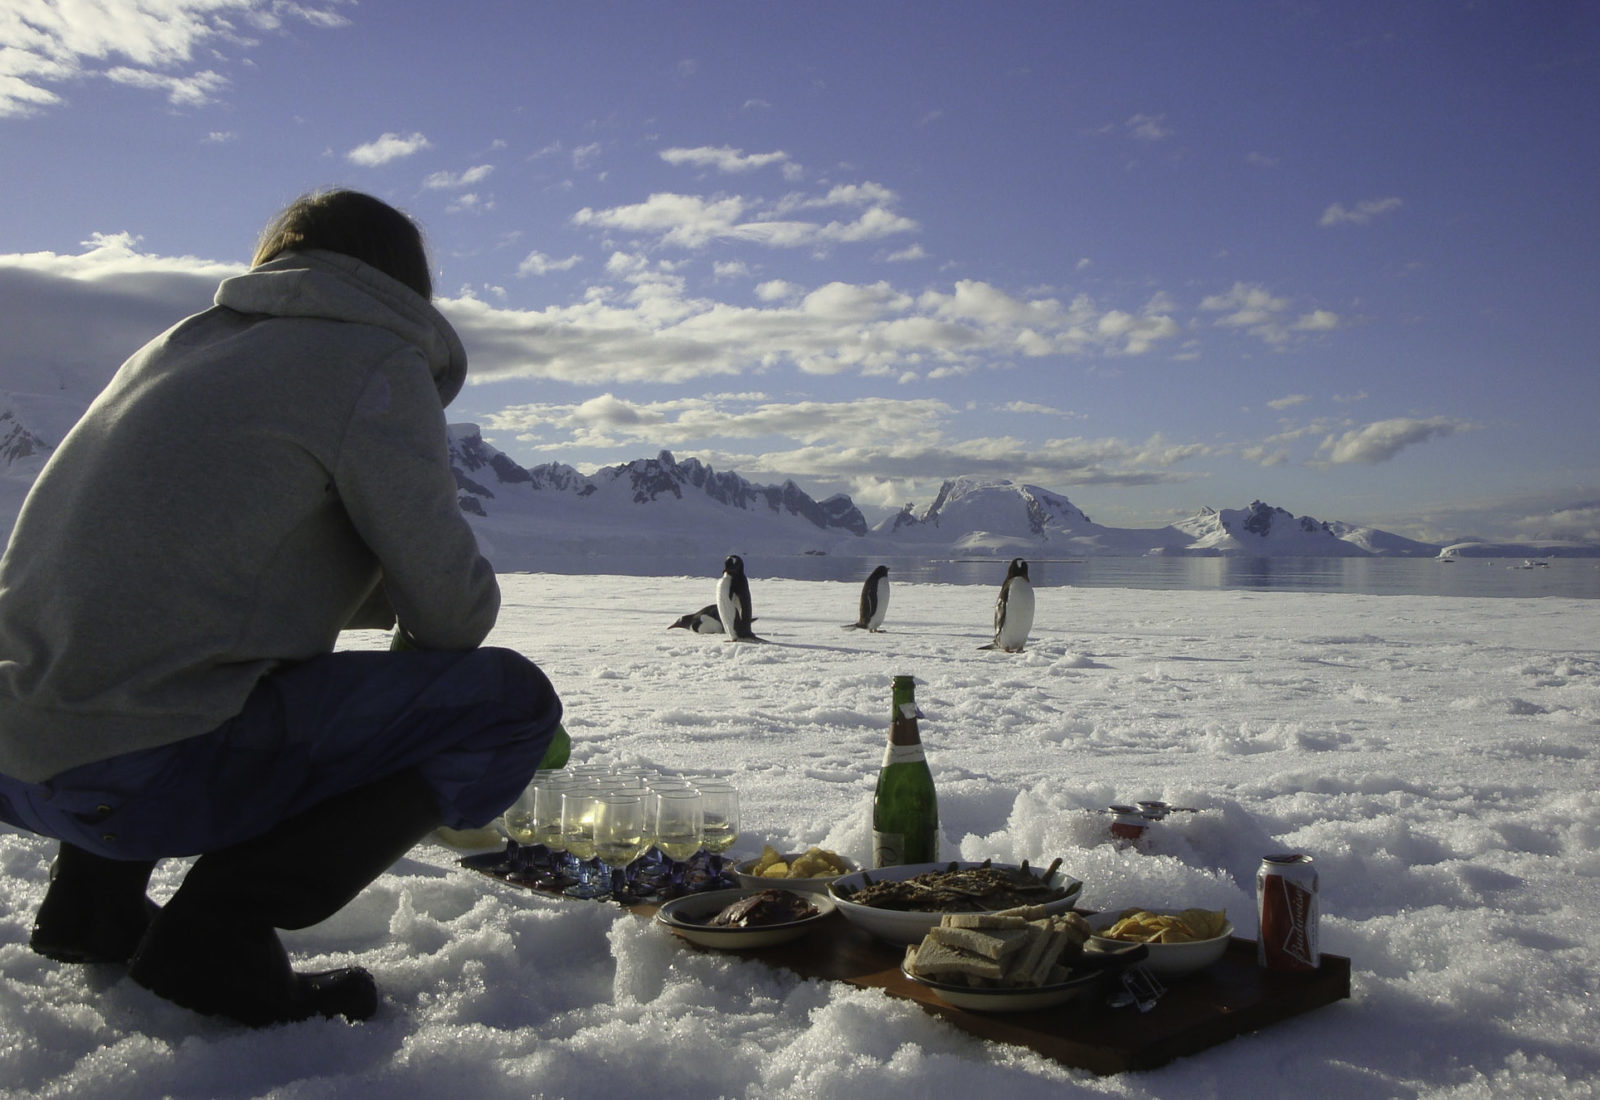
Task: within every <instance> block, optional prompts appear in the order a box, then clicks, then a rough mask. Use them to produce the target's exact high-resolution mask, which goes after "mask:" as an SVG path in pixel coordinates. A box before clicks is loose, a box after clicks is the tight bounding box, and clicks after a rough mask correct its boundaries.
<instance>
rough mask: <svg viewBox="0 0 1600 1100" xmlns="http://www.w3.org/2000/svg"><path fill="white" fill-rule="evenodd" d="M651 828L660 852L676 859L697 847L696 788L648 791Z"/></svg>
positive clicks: (697, 807) (698, 838) (698, 805)
mask: <svg viewBox="0 0 1600 1100" xmlns="http://www.w3.org/2000/svg"><path fill="white" fill-rule="evenodd" d="M650 805H651V809H652V811H653V817H654V820H653V821H652V822H651V831H652V832H654V833H655V845H656V847H657V848H659V849H661V854H662V855H664V856H666V857H667V858H668V859H670V860H673V861H675V862H678V863H682V862H683V861H684V860H686V859H688V858H689V857H691V856H693V855H694V854H695V853H696V852H698V851H699V850H700V834H701V824H700V792H699V791H697V790H694V789H692V788H686V789H682V790H660V791H652V792H651V793H650Z"/></svg>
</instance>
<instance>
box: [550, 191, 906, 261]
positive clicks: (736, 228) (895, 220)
mask: <svg viewBox="0 0 1600 1100" xmlns="http://www.w3.org/2000/svg"><path fill="white" fill-rule="evenodd" d="M886 197H892V193H891V192H888V191H887V189H884V188H880V187H879V186H878V185H876V184H861V185H853V186H849V187H842V188H841V187H836V188H834V189H833V190H832V191H830V192H829V193H828V194H827V195H826V196H822V197H813V198H807V197H804V196H787V197H785V198H784V199H782V200H779V201H778V202H776V203H764V202H762V201H760V200H757V199H749V198H745V197H744V196H740V195H717V196H713V197H710V198H707V197H705V196H701V195H682V194H676V193H672V192H657V193H656V194H653V195H651V196H650V197H649V198H647V199H645V200H644V201H643V202H637V203H630V204H628V205H626V206H614V207H611V208H609V209H605V210H596V209H594V208H592V207H587V206H586V207H584V208H583V209H581V210H579V211H578V212H577V213H576V214H574V215H573V217H572V221H573V224H575V225H580V226H592V227H596V228H600V229H616V230H622V231H625V232H630V233H638V234H641V235H645V236H651V237H655V238H656V239H657V241H658V243H660V244H662V245H668V246H673V247H677V248H687V249H701V248H704V247H706V246H707V245H709V244H711V243H712V242H714V241H744V242H747V243H751V244H759V245H765V246H768V247H771V248H802V247H826V246H829V245H834V244H850V243H856V242H861V241H873V240H880V239H882V238H885V237H890V236H894V235H897V234H901V233H910V232H914V231H915V230H917V229H918V228H919V227H918V225H917V223H916V222H914V221H912V220H911V219H910V218H906V217H902V216H901V215H899V214H896V213H894V212H893V211H892V210H890V209H888V208H887V206H886V205H882V204H881V203H882V202H883V201H884V200H885V199H886ZM873 203H877V204H875V205H867V206H866V209H864V210H862V212H861V214H860V215H859V216H858V217H856V218H855V219H854V220H852V221H840V220H834V221H830V222H826V223H822V222H817V221H812V220H803V219H799V218H794V217H785V216H781V215H787V214H792V213H794V212H796V211H800V210H805V209H813V208H818V207H823V206H838V205H849V206H860V205H862V204H873Z"/></svg>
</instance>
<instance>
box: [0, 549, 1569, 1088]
mask: <svg viewBox="0 0 1600 1100" xmlns="http://www.w3.org/2000/svg"><path fill="white" fill-rule="evenodd" d="M891 579H892V578H891ZM503 583H504V587H505V594H506V607H505V611H504V613H503V615H502V617H501V621H500V625H499V627H498V628H497V630H496V632H495V634H494V636H493V637H492V638H491V639H490V641H491V643H492V644H499V645H506V646H513V647H515V648H517V649H519V650H521V651H523V652H524V653H526V654H528V655H529V656H531V657H532V658H534V659H535V660H537V661H538V662H539V663H540V664H541V665H542V666H543V667H544V668H545V669H546V671H547V672H548V673H549V674H550V676H551V678H552V679H553V680H554V682H555V683H556V685H557V687H558V688H559V689H560V690H561V692H562V695H563V697H564V699H565V701H566V705H567V708H568V717H567V728H568V730H569V731H570V732H571V734H572V737H573V740H574V743H575V746H576V748H575V753H574V759H575V761H578V762H599V763H619V762H646V763H649V764H653V765H657V766H659V767H662V768H664V769H668V770H671V771H682V772H687V773H706V772H713V773H716V774H718V775H725V776H728V777H731V778H732V779H733V780H735V781H736V782H737V784H738V785H739V788H740V790H741V792H742V805H743V830H744V835H743V839H742V840H741V842H740V844H739V845H738V846H737V847H736V850H742V851H746V852H751V853H753V852H755V851H757V850H759V848H760V846H761V845H762V843H763V842H770V843H771V844H773V845H774V846H776V847H778V848H780V849H784V850H794V849H797V848H803V847H805V846H807V845H810V844H819V845H822V846H824V847H828V848H832V849H835V850H838V851H841V852H843V853H845V854H847V855H850V856H853V857H855V858H857V859H861V858H863V857H865V856H866V854H867V847H868V824H867V814H868V806H869V802H870V797H871V790H872V783H873V779H874V776H875V774H876V772H877V768H878V762H879V759H880V756H881V754H882V746H883V742H884V737H885V732H886V729H887V725H888V711H889V687H890V678H891V677H892V676H893V675H895V674H897V673H910V674H913V675H915V676H916V677H917V680H918V689H917V693H918V702H919V704H920V705H921V707H922V709H923V711H924V713H925V715H926V717H925V718H924V721H923V723H922V733H923V740H924V743H925V744H926V746H927V749H928V753H929V757H930V761H931V764H932V767H933V770H934V776H935V779H936V781H937V784H938V791H939V798H940V811H941V818H942V825H943V848H944V852H945V854H947V855H948V856H950V857H960V858H967V859H977V858H982V857H995V858H997V859H1001V860H1017V859H1022V858H1027V859H1029V860H1031V861H1035V862H1047V861H1049V860H1050V859H1052V858H1054V857H1056V856H1060V857H1062V858H1063V859H1064V860H1065V869H1067V870H1068V871H1070V872H1071V873H1072V874H1075V875H1077V876H1078V877H1080V878H1082V879H1083V880H1084V882H1085V883H1086V885H1085V888H1084V904H1086V905H1088V906H1091V907H1096V908H1105V907H1121V906H1126V905H1135V904H1138V905H1151V906H1205V907H1208V908H1225V909H1227V911H1228V913H1229V915H1230V917H1231V918H1232V919H1233V920H1234V922H1235V924H1236V925H1237V927H1238V932H1239V934H1240V935H1245V936H1252V935H1253V934H1254V931H1255V916H1254V911H1255V910H1254V892H1253V889H1254V888H1253V876H1254V872H1255V868H1256V865H1257V862H1258V861H1259V858H1260V856H1261V855H1263V854H1264V853H1267V852H1273V851H1280V850H1285V849H1292V850H1301V851H1305V852H1308V853H1310V854H1312V855H1313V856H1314V857H1315V860H1316V865H1317V867H1318V868H1319V869H1320V872H1321V877H1322V895H1321V897H1322V906H1323V919H1322V925H1321V928H1322V946H1323V949H1324V950H1325V951H1328V952H1332V953H1336V954H1341V955H1346V956H1349V957H1350V958H1351V959H1352V960H1353V979H1352V986H1353V991H1352V992H1353V995H1352V997H1351V999H1350V1000H1348V1001H1343V1002H1340V1003H1338V1004H1336V1005H1334V1006H1331V1007H1327V1008H1323V1009H1320V1010H1317V1011H1315V1012H1312V1013H1310V1014H1308V1015H1305V1016H1302V1017H1300V1018H1298V1019H1295V1020H1292V1021H1290V1022H1287V1023H1284V1024H1281V1025H1279V1026H1275V1027H1272V1028H1270V1029H1268V1030H1265V1031H1263V1032H1260V1033H1258V1034H1255V1035H1251V1036H1246V1037H1243V1038H1240V1039H1237V1040H1234V1041H1231V1042H1228V1043H1225V1044H1223V1045H1221V1046H1218V1047H1216V1048H1213V1049H1211V1050H1209V1051H1207V1052H1204V1053H1202V1054H1199V1055H1195V1056H1192V1057H1187V1058H1183V1059H1180V1060H1178V1061H1176V1062H1174V1063H1172V1064H1170V1065H1168V1066H1167V1067H1165V1068H1162V1069H1158V1070H1154V1071H1149V1072H1142V1073H1132V1074H1124V1075H1119V1076H1114V1077H1107V1078H1097V1077H1094V1076H1092V1075H1090V1074H1088V1073H1086V1072H1083V1071H1078V1070H1072V1069H1068V1068H1065V1067H1063V1066H1060V1065H1058V1064H1056V1063H1054V1062H1052V1061H1049V1060H1048V1059H1045V1058H1043V1057H1040V1056H1038V1055H1036V1054H1033V1053H1032V1052H1030V1051H1028V1050H1026V1049H1022V1048H1016V1047H1009V1046H1002V1045H997V1044H994V1043H988V1042H984V1041H982V1040H980V1039H976V1038H973V1037H971V1036H969V1035H967V1034H965V1033H963V1032H962V1031H960V1030H958V1029H957V1028H955V1027H953V1026H951V1025H950V1024H948V1023H946V1022H943V1021H941V1020H939V1019H937V1018H935V1017H933V1016H930V1015H928V1014H926V1013H924V1012H923V1011H922V1010H920V1009H918V1008H917V1007H916V1006H914V1005H912V1004H909V1003H907V1002H903V1001H898V1000H894V999H891V998H889V997H888V996H886V995H885V994H883V993H880V992H876V991H867V990H860V989H854V988H851V987H849V986H846V985H842V984H830V983H824V982H817V981H804V980H801V979H799V978H797V977H795V976H793V975H791V974H789V973H787V972H783V971H779V970H775V969H772V968H769V967H767V966H765V965H763V964H761V963H759V962H755V961H752V960H748V959H744V958H740V957H738V956H735V955H730V954H715V953H702V952H699V951H696V950H694V949H691V948H688V947H686V946H684V945H682V944H681V943H680V942H679V941H677V940H675V939H674V938H673V937H672V936H670V935H668V934H667V933H666V932H665V931H664V930H663V929H661V928H660V927H658V926H655V925H653V924H651V923H650V922H648V921H645V920H643V919H640V918H638V917H635V916H633V915H631V914H627V913H624V912H622V911H620V910H618V909H617V908H615V907H612V906H608V905H603V904H598V903H593V902H576V901H564V900H558V899H552V898H549V897H544V896H539V895H536V894H533V893H530V892H525V891H519V890H516V889H513V888H510V887H506V886H503V885H502V884H499V883H497V882H494V881H493V880H490V879H487V878H484V877H482V876H479V875H476V874H474V873H471V872H468V871H465V870H462V869H460V868H458V867H457V866H456V865H455V860H456V859H457V857H458V856H459V854H460V853H458V852H456V851H454V850H451V849H449V848H446V847H444V846H441V845H439V844H435V843H428V844H424V845H420V846H419V847H417V848H416V849H414V850H413V851H412V853H411V854H410V856H409V857H407V858H406V859H404V860H402V861H401V862H400V863H399V864H397V865H396V866H395V867H394V868H393V869H392V871H391V872H389V873H388V874H386V875H384V876H383V877H382V878H380V879H379V880H378V881H377V882H376V883H374V884H373V885H372V886H371V887H370V888H369V889H368V890H367V891H366V892H365V893H364V894H362V895H361V897H359V898H358V899H357V900H356V901H355V902H353V903H352V904H351V905H350V906H349V907H348V908H347V909H346V910H345V911H343V912H342V913H340V914H339V915H338V916H336V917H335V918H334V919H332V920H330V921H328V922H327V923H326V924H324V925H321V926H318V927H315V928H311V929H307V930H305V931H302V932H296V933H289V934H286V935H285V939H286V941H287V942H288V943H289V945H290V949H291V951H292V952H293V953H294V954H295V956H296V958H297V962H298V963H299V964H301V965H304V966H313V967H325V966H329V965H338V964H348V963H359V964H361V965H364V966H366V967H368V968H370V969H371V970H372V971H373V972H374V974H375V975H376V976H377V978H378V981H379V983H380V986H381V988H382V991H383V1004H382V1007H381V1009H380V1011H379V1013H378V1015H377V1016H376V1017H375V1018H374V1019H372V1020H370V1021H368V1022H366V1023H363V1024H359V1025H352V1024H347V1023H344V1022H331V1021H321V1020H319V1021H315V1022H307V1023H300V1024H294V1025H288V1026H282V1027H276V1028H271V1029H267V1030H264V1031H248V1030H243V1029H240V1028H236V1027H233V1026H229V1025H227V1024H224V1023H221V1022H219V1021H217V1020H214V1019H209V1018H205V1017H200V1016H196V1015H193V1014H191V1013H189V1012H187V1011H185V1010H183V1009H181V1008H177V1007H175V1006H173V1005H170V1004H167V1003H165V1002H163V1001H161V1000H159V999H157V998H156V997H154V996H153V995H152V994H150V993H148V992H146V991H144V990H142V989H140V988H138V987H137V986H134V985H133V984H132V983H131V982H129V981H127V980H126V979H125V978H124V977H123V975H122V973H121V971H120V970H119V969H118V968H114V967H84V966H71V965H62V964H58V963H54V962H51V961H49V960H46V959H43V958H41V957H39V956H36V955H34V954H32V953H31V952H30V951H29V949H28V947H27V937H28V931H29V926H30V924H31V921H32V916H33V912H34V909H35V907H36V906H37V904H38V902H39V899H40V897H41V896H42V895H43V893H44V889H45V884H46V875H47V871H48V866H49V861H50V858H51V856H52V854H53V852H54V848H55V845H54V843H53V842H51V841H47V840H44V839H41V838H38V837H34V836H31V835H28V834H25V833H21V832H16V831H8V832H3V833H0V874H3V876H4V889H3V891H0V968H3V974H4V981H3V982H0V1037H3V1039H0V1091H3V1092H4V1093H5V1094H6V1095H10V1096H117V1097H119V1098H124V1100H132V1098H138V1097H160V1096H176V1097H235V1096H238V1097H246V1096H263V1097H264V1096H272V1097H294V1098H305V1097H319V1098H322V1097H325V1098H330V1100H331V1098H334V1097H339V1098H348V1097H366V1096H371V1097H393V1096H408V1097H409V1096H416V1097H422V1096H429V1097H431V1096H456V1097H473V1098H475V1100H477V1098H496V1097H528V1096H551V1097H556V1096H602V1095H610V1096H623V1095H627V1096H641V1095H642V1096H656V1095H659V1096H696V1097H700V1096H704V1097H713V1096H762V1097H795V1098H800V1097H805V1098H808V1100H809V1098H816V1097H840V1098H843V1097H856V1096H860V1095H862V1094H863V1092H865V1091H868V1090H870V1092H871V1093H872V1094H873V1095H874V1096H878V1097H884V1098H892V1097H907V1098H912V1097H915V1098H918V1100H921V1098H924V1097H928V1096H951V1097H955V1096H978V1095H984V1096H988V1095H1005V1096H1008V1097H1031V1096H1041V1097H1042V1096H1049V1097H1060V1096H1070V1095H1104V1096H1113V1097H1152V1096H1159V1097H1194V1096H1228V1095H1246V1094H1251V1095H1298V1096H1413V1095H1422V1096H1450V1097H1503V1096H1535V1095H1537V1096H1589V1095H1593V1090H1594V1088H1595V1084H1594V1082H1595V1080H1596V1078H1597V1077H1600V1049H1597V1047H1596V1043H1595V1036H1596V1035H1600V1006H1597V1004H1596V1001H1597V998H1596V994H1595V990H1596V988H1597V987H1600V920H1597V916H1596V914H1597V912H1600V793H1597V790H1600V781H1597V780H1600V776H1597V774H1596V773H1597V766H1596V761H1597V753H1600V737H1597V734H1600V617H1597V616H1596V615H1595V613H1594V612H1595V606H1594V604H1593V602H1592V601H1585V600H1570V599H1561V598H1543V599H1518V598H1502V599H1478V598H1470V597H1410V596H1370V597H1369V596H1358V595H1345V594H1337V595H1334V594H1298V593H1284V592H1241V591H1200V592H1174V591H1154V590H1148V591H1147V590H1131V589H1114V588H1093V589H1073V588H1045V589H1041V590H1040V591H1039V609H1038V619H1037V622H1036V624H1035V627H1034V631H1033V637H1032V640H1031V641H1030V643H1029V645H1028V648H1027V649H1026V650H1025V651H1024V652H1022V653H1020V654H1011V655H1008V654H1004V653H998V652H993V651H980V650H979V648H978V647H979V646H980V645H982V644H983V643H984V642H986V641H988V640H989V635H990V632H991V612H992V606H993V599H994V590H993V589H987V588H984V587H982V586H959V585H937V584H926V585H913V584H901V585H898V586H897V587H896V590H895V595H894V602H893V605H892V609H891V612H890V616H889V620H888V622H887V623H886V624H885V626H886V629H887V632H886V633H883V634H868V633H866V632H863V631H844V630H841V629H840V627H841V625H842V624H845V623H848V622H851V621H853V620H854V618H855V606H856V598H857V591H858V588H857V586H856V585H851V584H844V583H837V582H816V581H761V580H759V579H757V580H754V581H753V582H752V588H753V596H754V603H755V613H756V615H757V616H758V620H759V621H758V630H759V633H760V634H761V635H762V636H763V637H765V638H767V639H768V642H767V643H766V644H753V643H742V644H741V643H731V642H728V641H725V640H724V639H722V638H721V637H720V636H705V635H694V634H690V633H688V632H686V631H682V630H670V631H669V630H668V629H667V625H668V624H669V623H671V622H672V621H673V620H674V619H676V618H677V617H678V616H679V615H682V614H684V613H685V612H688V611H693V610H695V609H697V608H699V607H701V606H703V605H704V604H706V603H708V602H710V601H711V596H712V591H713V586H714V584H715V578H714V577H712V576H709V575H708V576H706V577H692V578H691V577H679V578H635V577H616V576H595V577H568V576H550V575H537V574H535V575H507V576H505V577H504V578H503ZM384 643H385V640H384V639H383V638H382V637H381V636H379V635H360V636H353V637H352V638H351V639H350V643H349V644H351V645H353V646H361V647H379V646H382V645H383V644H384ZM1146 798H1157V799H1164V800H1166V801H1168V802H1170V803H1172V804H1174V805H1181V806H1190V807H1196V808H1197V812H1194V813H1188V814H1178V815H1174V816H1173V817H1171V818H1169V819H1167V820H1166V821H1165V822H1162V823H1161V824H1160V825H1159V826H1158V827H1157V828H1156V829H1154V830H1153V831H1152V832H1151V834H1149V836H1148V837H1147V841H1146V842H1145V843H1144V845H1143V846H1142V847H1138V848H1134V847H1124V846H1119V843H1118V842H1115V841H1114V840H1113V838H1112V837H1111V836H1110V835H1109V833H1108V830H1107V826H1108V818H1107V817H1106V816H1105V815H1104V814H1102V813H1101V812H1099V811H1101V810H1102V809H1103V808H1104V807H1105V806H1106V805H1107V804H1108V803H1111V802H1118V801H1129V800H1135V799H1146ZM334 839H336V838H330V841H333V840H334ZM306 858H307V859H316V858H318V853H317V852H316V851H308V852H306ZM183 870H184V864H183V862H182V861H173V862H169V863H167V864H163V865H162V866H161V867H160V868H159V869H158V871H157V873H156V877H155V879H154V882H153V887H152V893H153V896H155V897H156V899H157V900H158V901H159V900H163V899H164V898H165V897H167V896H169V895H170V894H171V892H172V891H173V890H174V889H175V888H176V886H177V884H178V882H179V881H180V879H181V877H182V873H183Z"/></svg>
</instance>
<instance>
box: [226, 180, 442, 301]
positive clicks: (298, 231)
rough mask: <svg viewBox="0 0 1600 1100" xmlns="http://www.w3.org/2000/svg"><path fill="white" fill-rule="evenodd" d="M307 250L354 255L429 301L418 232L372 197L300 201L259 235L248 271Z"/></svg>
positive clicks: (323, 195)
mask: <svg viewBox="0 0 1600 1100" xmlns="http://www.w3.org/2000/svg"><path fill="white" fill-rule="evenodd" d="M308 248H321V249H326V250H327V251H329V252H338V253H341V254H342V255H345V256H353V257H355V258H356V259H358V260H360V261H361V262H362V263H366V264H371V265H372V266H373V267H375V268H377V269H378V270H379V271H381V272H383V273H384V274H385V275H388V276H389V277H390V278H393V279H398V280H399V281H400V282H402V283H404V284H405V285H406V286H408V287H410V288H411V289H412V290H414V291H416V292H417V293H418V294H420V295H422V296H423V297H424V298H428V299H431V298H432V297H433V277H432V275H430V274H429V272H428V249H427V246H426V245H425V244H424V243H423V240H422V231H421V230H420V229H418V228H417V225H416V223H415V222H413V221H412V220H411V219H410V218H408V217H406V215H404V214H402V213H401V212H400V211H398V210H396V209H395V208H394V207H392V206H390V205H389V204H388V203H386V202H383V201H381V200H379V199H375V198H373V197H372V196H371V195H365V194H362V193H361V192H360V191H346V190H342V189H341V190H333V191H317V192H313V193H312V194H309V195H302V196H300V198H298V199H296V200H295V201H294V202H292V203H290V204H289V205H288V206H286V207H285V208H284V209H283V210H282V211H281V212H279V213H278V215H277V216H276V217H274V218H273V219H272V220H271V221H270V222H268V223H267V227H266V228H265V229H263V230H262V231H261V240H260V242H259V243H258V244H257V245H256V254H255V257H254V258H253V259H252V260H251V261H250V266H251V267H260V266H261V265H262V264H264V263H266V262H268V261H269V260H273V259H276V258H277V257H278V256H279V255H281V254H282V253H285V252H298V251H301V250H304V249H308Z"/></svg>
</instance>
